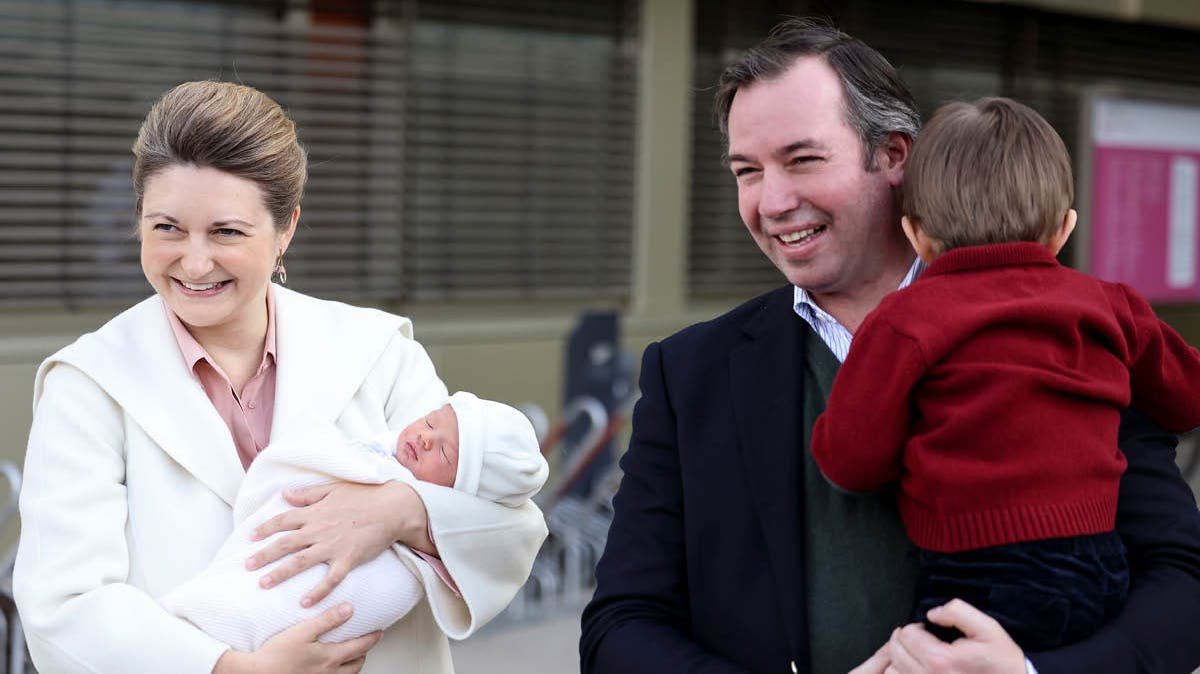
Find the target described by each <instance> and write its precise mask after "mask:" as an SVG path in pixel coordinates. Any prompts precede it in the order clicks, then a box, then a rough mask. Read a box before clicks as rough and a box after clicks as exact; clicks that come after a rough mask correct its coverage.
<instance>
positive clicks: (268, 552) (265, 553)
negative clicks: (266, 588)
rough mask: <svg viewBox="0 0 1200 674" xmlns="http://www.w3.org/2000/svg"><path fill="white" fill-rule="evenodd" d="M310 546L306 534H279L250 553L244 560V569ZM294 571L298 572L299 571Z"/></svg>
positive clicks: (261, 565)
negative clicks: (267, 543) (275, 538)
mask: <svg viewBox="0 0 1200 674" xmlns="http://www.w3.org/2000/svg"><path fill="white" fill-rule="evenodd" d="M310 546H311V543H310V542H309V540H308V536H304V535H302V534H301V533H299V532H297V533H293V534H288V535H287V536H280V537H279V538H278V540H274V541H271V543H270V544H269V545H266V546H264V547H263V548H262V549H261V550H259V551H258V552H256V553H254V554H253V555H250V557H249V558H248V559H247V560H246V569H248V570H250V571H253V570H255V569H259V568H262V567H264V566H266V565H267V564H270V563H271V562H274V561H275V560H278V559H283V558H284V557H285V556H286V555H290V554H292V553H298V552H300V551H301V550H304V549H306V548H308V547H310ZM309 566H311V564H310V565H309ZM305 568H308V567H305ZM302 570H303V569H301V571H302ZM296 573H299V571H297V572H296ZM272 575H274V572H272Z"/></svg>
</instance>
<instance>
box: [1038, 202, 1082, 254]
mask: <svg viewBox="0 0 1200 674" xmlns="http://www.w3.org/2000/svg"><path fill="white" fill-rule="evenodd" d="M1078 220H1079V214H1078V213H1076V212H1075V209H1074V208H1068V209H1067V214H1066V215H1064V216H1063V221H1062V224H1061V225H1059V226H1058V229H1056V230H1054V233H1053V234H1051V235H1050V240H1049V241H1047V242H1046V247H1047V248H1049V249H1050V252H1051V253H1052V254H1054V255H1058V251H1060V250H1062V248H1063V246H1065V245H1067V239H1069V238H1071V232H1074V231H1075V223H1076V222H1077V221H1078Z"/></svg>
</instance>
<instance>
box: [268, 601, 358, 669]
mask: <svg viewBox="0 0 1200 674" xmlns="http://www.w3.org/2000/svg"><path fill="white" fill-rule="evenodd" d="M352 615H354V607H353V606H351V605H350V602H342V603H340V604H338V605H337V606H332V607H330V608H328V609H326V610H325V611H323V612H322V613H321V615H319V616H317V617H315V618H309V619H308V620H305V621H304V622H302V623H298V624H296V625H294V626H292V627H289V628H288V629H286V630H284V631H285V632H290V631H292V630H296V631H298V632H300V633H301V636H302V637H303V640H304V641H305V642H313V641H316V640H317V638H318V637H320V636H321V635H322V634H325V633H326V632H328V631H330V630H332V629H335V628H337V627H338V626H340V625H341V624H342V623H344V622H346V621H347V620H349V619H350V616H352ZM281 634H282V633H281ZM359 638H360V639H361V638H362V637H359ZM354 641H357V639H355V640H354ZM346 643H350V642H346ZM368 648H369V647H368ZM366 652H367V651H366V650H363V653H366ZM360 655H361V654H360ZM353 657H354V656H350V657H349V658H346V659H352V658H353ZM343 662H344V660H343Z"/></svg>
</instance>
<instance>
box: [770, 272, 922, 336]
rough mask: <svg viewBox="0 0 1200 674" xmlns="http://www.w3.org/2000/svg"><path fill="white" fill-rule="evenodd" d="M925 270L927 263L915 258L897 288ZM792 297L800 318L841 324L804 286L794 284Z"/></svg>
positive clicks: (810, 323)
mask: <svg viewBox="0 0 1200 674" xmlns="http://www.w3.org/2000/svg"><path fill="white" fill-rule="evenodd" d="M923 271H925V263H924V262H921V258H919V257H918V258H916V259H915V260H913V263H912V266H910V267H909V268H908V273H907V274H905V275H904V278H903V279H901V281H900V285H899V286H897V287H896V290H900V289H901V288H907V287H908V286H910V285H912V282H913V281H915V280H917V277H918V276H920V275H921V272H923ZM792 297H793V300H792V301H793V306H794V308H795V310H796V314H798V315H799V316H800V318H803V319H804V320H805V321H808V324H809V325H813V324H814V323H815V322H816V321H820V322H822V323H826V322H828V323H834V324H836V325H841V323H838V320H837V319H836V318H834V317H833V316H832V315H830V314H829V313H827V312H826V311H825V310H824V309H822V308H821V307H819V306H817V303H816V302H814V301H813V298H812V295H809V294H808V291H807V290H805V289H804V288H801V287H800V286H792Z"/></svg>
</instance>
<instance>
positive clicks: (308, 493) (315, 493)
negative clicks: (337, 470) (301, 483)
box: [283, 482, 337, 508]
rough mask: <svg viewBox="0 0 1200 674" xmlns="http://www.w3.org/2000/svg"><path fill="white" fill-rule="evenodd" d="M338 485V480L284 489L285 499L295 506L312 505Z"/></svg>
mask: <svg viewBox="0 0 1200 674" xmlns="http://www.w3.org/2000/svg"><path fill="white" fill-rule="evenodd" d="M336 485H337V483H336V482H329V483H327V484H316V485H313V486H311V487H304V488H303V489H284V490H283V500H285V501H287V502H288V503H290V504H292V505H293V506H296V507H297V508H303V507H304V506H310V505H312V504H314V503H316V502H317V501H320V500H321V499H323V498H325V496H326V495H328V494H329V492H330V490H332V489H333V488H334V486H336Z"/></svg>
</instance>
